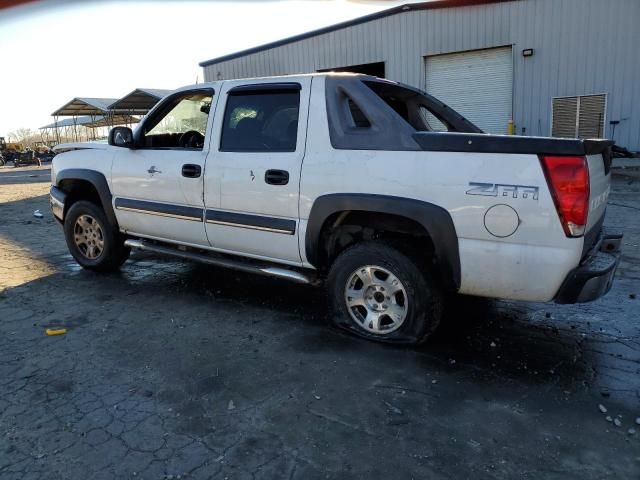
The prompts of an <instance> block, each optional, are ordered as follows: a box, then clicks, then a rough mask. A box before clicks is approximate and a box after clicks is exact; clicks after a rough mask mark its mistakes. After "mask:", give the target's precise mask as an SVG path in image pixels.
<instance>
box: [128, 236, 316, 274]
mask: <svg viewBox="0 0 640 480" xmlns="http://www.w3.org/2000/svg"><path fill="white" fill-rule="evenodd" d="M124 244H125V246H127V247H129V248H131V249H134V250H141V251H144V252H153V253H159V254H162V255H171V256H174V257H179V258H184V259H185V260H193V261H196V262H201V263H207V264H209V265H215V266H218V267H224V268H231V269H234V270H239V271H242V272H248V273H255V274H258V275H265V276H268V277H278V278H284V279H286V280H291V281H292V282H296V283H302V284H307V285H311V284H316V283H318V279H317V278H316V277H315V276H314V275H313V274H312V275H307V274H304V273H301V272H297V271H295V270H289V269H286V268H280V267H274V266H271V265H267V264H260V263H255V264H253V263H249V262H247V261H243V260H234V259H233V258H228V257H222V256H214V255H216V254H215V253H214V254H212V255H208V254H206V253H199V252H193V251H189V250H179V249H178V248H173V247H165V246H163V245H158V244H156V243H151V242H145V241H143V240H133V239H129V240H125V242H124Z"/></svg>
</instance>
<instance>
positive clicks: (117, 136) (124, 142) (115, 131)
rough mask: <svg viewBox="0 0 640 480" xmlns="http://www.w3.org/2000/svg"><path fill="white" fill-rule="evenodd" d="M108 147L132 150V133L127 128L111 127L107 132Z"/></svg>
mask: <svg viewBox="0 0 640 480" xmlns="http://www.w3.org/2000/svg"><path fill="white" fill-rule="evenodd" d="M109 145H113V146H114V147H125V148H134V143H133V132H132V131H131V129H130V128H129V127H113V128H112V129H111V130H109Z"/></svg>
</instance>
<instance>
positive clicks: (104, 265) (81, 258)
mask: <svg viewBox="0 0 640 480" xmlns="http://www.w3.org/2000/svg"><path fill="white" fill-rule="evenodd" d="M82 216H85V220H88V219H89V218H90V219H93V221H95V224H93V222H91V223H90V224H91V225H93V226H92V227H91V228H92V230H91V231H92V232H93V235H89V237H91V236H93V238H90V239H89V240H88V241H89V242H94V245H95V241H96V240H98V241H100V239H101V242H102V243H101V245H102V248H101V249H100V250H101V251H100V253H99V254H97V255H95V258H91V255H89V254H88V253H87V251H86V247H87V244H86V243H82V244H80V245H78V244H77V242H76V240H75V237H76V233H78V232H77V231H76V230H77V229H79V230H78V231H79V232H81V233H79V235H84V234H85V232H84V231H83V230H82V229H81V228H80V227H77V226H76V222H77V221H78V219H79V218H80V217H82ZM96 232H100V233H96ZM64 236H65V240H66V241H67V247H68V248H69V252H70V253H71V255H72V256H73V258H75V260H76V262H78V264H80V266H81V267H83V268H86V269H88V270H95V271H101V272H109V271H113V270H117V269H118V268H119V267H120V266H121V265H122V264H123V263H124V262H125V261H126V260H127V258H129V253H130V249H128V248H126V247H125V246H124V239H123V237H122V235H121V234H120V232H118V230H117V228H116V227H115V226H114V225H111V224H110V223H109V220H108V219H107V216H106V215H105V214H104V211H103V210H102V208H101V207H99V206H97V205H95V204H94V203H91V202H88V201H85V200H80V201H78V202H76V203H74V204H73V205H71V208H69V211H68V212H67V214H66V216H65V219H64ZM84 238H86V237H84Z"/></svg>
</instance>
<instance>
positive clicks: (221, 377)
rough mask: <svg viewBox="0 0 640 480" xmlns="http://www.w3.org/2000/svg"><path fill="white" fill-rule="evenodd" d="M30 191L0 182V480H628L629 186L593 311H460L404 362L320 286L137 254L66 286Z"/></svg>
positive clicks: (635, 316)
mask: <svg viewBox="0 0 640 480" xmlns="http://www.w3.org/2000/svg"><path fill="white" fill-rule="evenodd" d="M48 184H49V171H48V168H47V167H42V168H37V167H25V168H18V169H14V168H6V167H5V168H1V169H0V479H2V480H19V479H65V480H68V479H82V480H87V479H113V478H118V479H123V478H124V479H134V478H135V479H169V478H173V479H177V478H182V479H208V478H229V479H245V478H247V479H249V478H251V479H277V478H288V479H305V480H306V479H315V478H329V479H350V478H366V479H378V478H380V479H383V478H384V479H388V478H394V479H395V478H398V479H400V478H403V479H404V478H407V479H409V478H416V479H417V478H425V479H426V478H428V479H463V478H473V479H485V478H486V479H512V478H531V479H539V478H545V479H573V478H575V479H596V478H597V479H601V478H612V479H638V478H640V425H638V424H636V422H640V419H638V420H637V421H636V418H638V417H640V375H639V373H640V322H639V315H640V299H638V298H637V295H639V294H640V247H639V244H640V213H639V210H640V180H639V179H638V178H633V177H631V178H629V177H617V179H616V181H615V183H614V188H613V192H612V194H611V196H610V200H609V201H610V205H609V207H608V216H607V225H609V226H611V227H614V228H619V229H622V230H623V231H624V233H625V238H624V242H623V258H622V262H621V265H620V268H619V270H618V274H617V278H616V281H615V283H614V286H613V289H612V291H611V292H610V293H609V294H608V295H607V296H606V297H604V298H602V299H600V300H598V301H596V302H593V303H590V304H585V305H568V306H562V305H549V304H525V303H518V302H502V301H485V300H481V299H472V298H457V299H455V300H454V301H453V302H452V304H451V307H450V309H449V311H448V312H447V314H446V317H445V320H444V326H443V328H442V329H441V330H440V331H439V332H438V333H437V334H436V335H435V336H434V337H433V339H432V340H430V341H429V342H428V344H427V345H425V346H424V347H421V348H419V349H402V348H395V347H389V346H385V345H377V344H375V343H370V342H367V341H364V340H360V339H356V338H352V337H349V336H346V335H344V334H342V333H340V332H337V331H335V330H332V329H330V328H329V327H328V326H327V325H326V309H327V305H326V300H325V296H324V292H323V290H322V289H314V288H312V287H305V286H298V285H294V284H290V283H286V282H284V281H281V280H276V279H269V278H262V277H254V276H250V275H245V274H239V273H236V272H231V271H226V270H221V269H217V268H212V267H208V266H202V265H197V264H193V263H187V262H176V261H173V260H169V261H167V260H166V259H158V258H154V257H152V256H149V255H143V254H135V255H133V256H132V259H131V260H130V261H128V262H127V263H126V264H125V265H124V267H123V268H122V270H121V272H120V273H116V274H109V275H100V274H94V273H92V272H88V271H83V270H81V269H80V268H78V266H77V265H76V264H75V263H74V262H73V259H72V258H71V257H70V256H69V254H68V253H67V249H66V246H65V244H64V239H63V235H62V230H61V228H60V226H59V225H58V224H57V223H56V222H55V221H54V219H53V217H52V216H51V214H50V211H49V206H48V197H47V192H48ZM36 209H39V210H40V211H41V212H42V213H43V214H44V218H42V219H38V218H36V217H34V216H33V212H34V210H36ZM49 327H64V328H66V329H67V333H66V334H65V335H61V336H54V337H51V336H47V335H45V329H46V328H49ZM600 406H602V407H603V408H602V409H603V410H606V412H602V411H601V409H600Z"/></svg>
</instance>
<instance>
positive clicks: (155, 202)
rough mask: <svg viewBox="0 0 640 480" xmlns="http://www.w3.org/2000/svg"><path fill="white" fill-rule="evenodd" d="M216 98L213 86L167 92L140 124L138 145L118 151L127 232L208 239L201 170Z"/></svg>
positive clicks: (118, 187)
mask: <svg viewBox="0 0 640 480" xmlns="http://www.w3.org/2000/svg"><path fill="white" fill-rule="evenodd" d="M212 98H213V91H212V90H211V89H199V90H189V91H185V92H179V93H177V94H174V95H172V96H171V97H168V98H166V99H165V100H164V101H163V102H162V104H160V105H159V106H158V107H157V108H155V109H154V110H153V111H152V112H151V113H150V114H149V116H148V117H147V118H146V119H145V120H144V121H143V123H142V124H141V125H140V126H139V128H138V130H137V131H136V134H135V145H136V148H134V149H125V148H122V149H121V151H119V152H118V153H117V154H116V156H115V158H114V162H113V167H112V172H111V173H112V175H111V178H112V188H113V202H114V207H115V213H116V216H117V218H118V223H119V225H120V228H121V229H124V230H125V231H126V232H127V233H130V234H132V235H137V236H141V237H151V238H158V239H164V240H170V241H177V242H179V243H185V244H192V245H206V246H208V245H209V244H208V242H207V238H206V233H205V230H204V226H203V220H204V208H203V207H204V205H203V172H204V166H205V160H206V158H207V155H208V152H209V149H208V140H209V139H208V138H206V137H207V126H208V122H209V117H210V115H209V111H210V110H212ZM212 113H213V111H212ZM211 116H212V115H211Z"/></svg>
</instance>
